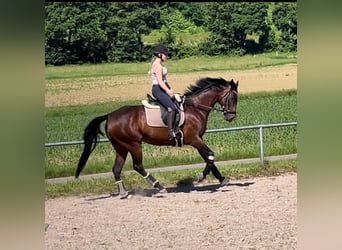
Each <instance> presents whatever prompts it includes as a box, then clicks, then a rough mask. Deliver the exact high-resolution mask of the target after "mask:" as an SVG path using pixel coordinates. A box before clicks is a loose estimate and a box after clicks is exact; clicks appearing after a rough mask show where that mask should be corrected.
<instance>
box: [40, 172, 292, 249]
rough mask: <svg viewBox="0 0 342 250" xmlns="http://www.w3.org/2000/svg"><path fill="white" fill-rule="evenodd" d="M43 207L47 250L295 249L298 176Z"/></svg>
mask: <svg viewBox="0 0 342 250" xmlns="http://www.w3.org/2000/svg"><path fill="white" fill-rule="evenodd" d="M168 191H169V193H168V194H166V195H164V196H162V197H159V198H157V197H154V196H152V193H153V190H135V192H134V193H133V196H132V197H131V198H130V199H125V200H120V199H119V198H118V197H110V196H108V195H102V196H84V197H69V198H58V199H53V200H47V201H46V202H45V223H46V232H45V244H46V249H53V250H58V249H63V250H65V249H82V250H83V249H97V250H98V249H129V250H134V249H163V250H164V249H177V250H182V249H184V250H185V249H186V250H191V249H215V250H218V249H296V248H297V221H296V217H297V214H296V212H297V175H296V174H295V173H290V174H285V175H281V176H276V177H259V178H250V179H244V180H234V181H231V183H230V184H229V185H228V186H225V187H219V186H218V185H216V184H212V183H204V184H201V185H195V186H187V187H182V188H171V187H170V188H168Z"/></svg>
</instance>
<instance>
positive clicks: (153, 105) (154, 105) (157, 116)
mask: <svg viewBox="0 0 342 250" xmlns="http://www.w3.org/2000/svg"><path fill="white" fill-rule="evenodd" d="M173 101H174V103H175V105H176V107H177V110H176V116H175V133H176V135H177V138H178V139H177V141H179V142H176V143H177V144H178V146H181V145H180V144H182V142H180V141H181V140H182V139H183V133H182V131H181V130H180V128H179V127H180V126H182V125H183V123H184V109H183V104H184V97H181V96H180V95H178V94H175V98H173ZM142 104H143V105H144V108H145V114H146V121H147V124H148V125H149V126H151V127H167V109H166V108H165V107H164V106H163V105H162V104H161V103H160V102H159V101H158V100H157V99H156V98H155V97H153V96H151V95H150V94H147V99H145V100H142Z"/></svg>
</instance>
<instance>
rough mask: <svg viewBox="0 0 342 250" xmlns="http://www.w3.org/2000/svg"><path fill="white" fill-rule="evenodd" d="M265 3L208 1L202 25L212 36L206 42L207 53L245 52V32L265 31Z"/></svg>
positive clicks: (260, 33) (260, 32)
mask: <svg viewBox="0 0 342 250" xmlns="http://www.w3.org/2000/svg"><path fill="white" fill-rule="evenodd" d="M267 4H268V3H263V2H258V3H252V2H242V3H234V2H227V3H218V2H215V3H213V4H211V5H209V8H208V14H209V18H208V20H207V21H206V22H205V26H206V27H207V28H208V29H209V30H210V31H211V32H212V36H211V37H210V39H209V41H208V42H207V44H206V46H205V48H204V49H205V50H207V52H208V53H209V54H212V55H214V54H238V55H241V54H244V53H245V52H246V51H247V50H248V46H247V45H248V44H247V35H255V36H257V37H259V36H261V35H262V34H264V33H266V30H267V24H266V22H265V20H266V17H267Z"/></svg>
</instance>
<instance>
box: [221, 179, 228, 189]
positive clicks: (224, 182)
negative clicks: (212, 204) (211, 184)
mask: <svg viewBox="0 0 342 250" xmlns="http://www.w3.org/2000/svg"><path fill="white" fill-rule="evenodd" d="M228 183H229V180H228V179H227V178H224V179H223V180H222V181H221V183H220V184H221V187H224V186H227V185H228Z"/></svg>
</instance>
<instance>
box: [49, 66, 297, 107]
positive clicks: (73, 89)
mask: <svg viewBox="0 0 342 250" xmlns="http://www.w3.org/2000/svg"><path fill="white" fill-rule="evenodd" d="M207 76H210V77H223V78H225V79H227V80H231V79H234V80H235V81H237V80H238V81H239V92H240V93H247V92H257V91H272V90H282V89H296V88H297V64H288V65H281V66H272V67H265V68H259V69H253V70H240V71H219V72H205V73H203V72H199V73H196V72H195V73H186V74H172V72H170V74H169V76H168V80H169V82H170V83H171V85H172V87H173V89H174V90H175V92H176V93H181V94H182V93H184V90H185V89H186V88H187V87H188V86H189V85H190V84H194V83H195V82H196V81H197V80H198V79H199V78H202V77H207ZM150 92H151V83H150V78H149V76H148V75H147V74H146V75H138V76H134V77H131V76H115V77H96V78H85V79H73V80H65V79H63V80H51V81H46V86H45V106H46V107H54V106H67V105H78V104H91V103H99V102H110V101H122V100H127V99H130V100H132V99H136V100H138V99H145V98H146V94H147V93H150Z"/></svg>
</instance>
